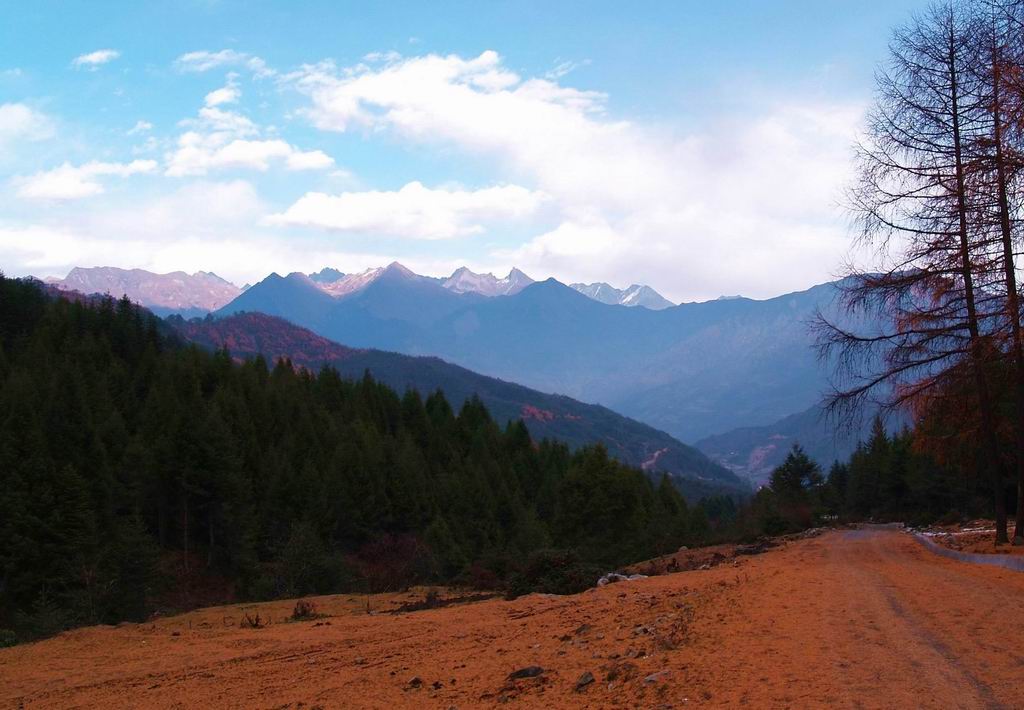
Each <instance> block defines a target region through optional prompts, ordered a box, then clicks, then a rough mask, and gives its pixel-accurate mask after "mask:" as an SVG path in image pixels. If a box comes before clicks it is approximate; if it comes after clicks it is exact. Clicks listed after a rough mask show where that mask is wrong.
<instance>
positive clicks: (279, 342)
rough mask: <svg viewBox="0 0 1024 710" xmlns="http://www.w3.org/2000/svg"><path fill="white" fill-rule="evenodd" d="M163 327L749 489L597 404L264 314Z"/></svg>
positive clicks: (701, 483) (240, 352)
mask: <svg viewBox="0 0 1024 710" xmlns="http://www.w3.org/2000/svg"><path fill="white" fill-rule="evenodd" d="M168 323H169V324H170V325H171V326H172V327H173V328H174V329H175V330H176V331H177V332H178V333H179V334H180V335H181V336H182V337H183V338H185V339H186V340H189V341H191V342H195V343H197V344H199V345H201V346H203V347H206V348H211V349H213V348H220V347H227V348H228V349H229V351H230V352H231V353H232V354H234V355H235V356H241V357H250V356H254V355H257V354H262V355H264V356H265V357H267V358H269V359H275V358H279V357H288V358H290V359H291V361H292V362H293V363H294V364H296V365H301V366H304V367H308V368H310V369H318V368H319V367H321V366H323V365H325V364H330V365H331V366H333V367H335V368H336V369H338V370H339V371H340V372H341V373H342V374H344V375H346V376H349V377H360V376H362V374H363V373H364V372H366V371H369V372H370V373H371V374H372V375H373V376H374V377H375V378H377V379H379V380H381V381H383V382H385V383H386V384H388V385H390V386H391V387H393V388H395V389H397V390H399V391H402V390H404V389H406V388H415V389H417V390H419V391H420V392H421V393H428V392H432V391H434V390H436V389H441V390H443V391H444V392H445V394H446V396H447V397H448V398H449V400H450V401H451V402H453V404H457V403H460V402H463V401H465V400H466V399H468V398H469V397H471V396H472V395H474V394H476V395H478V396H480V398H481V399H482V400H483V402H484V404H485V405H486V406H487V407H488V409H489V410H490V411H491V413H492V414H493V415H494V417H495V419H497V420H498V421H501V422H505V421H508V420H511V419H516V418H522V419H523V420H524V421H525V423H526V425H527V427H528V428H529V429H530V432H531V434H532V435H533V436H534V437H536V438H545V437H547V438H552V439H558V440H560V441H565V442H566V443H568V444H570V445H571V446H574V447H575V446H580V445H582V444H587V443H594V442H601V443H603V444H604V445H605V446H606V447H607V448H608V450H609V452H610V453H611V454H612V455H613V456H615V457H616V458H619V459H620V460H621V461H623V462H625V463H629V464H631V465H634V466H637V467H641V468H644V469H646V470H648V471H649V472H651V473H656V472H658V471H667V472H669V473H670V474H672V476H673V479H674V480H675V481H676V483H677V485H678V486H679V487H680V489H681V490H682V491H683V492H684V494H686V495H687V496H688V497H690V498H699V497H701V496H703V495H706V494H712V493H716V492H717V493H721V492H728V493H740V494H742V493H744V492H745V491H746V484H745V482H744V481H743V480H742V479H740V478H739V477H737V476H736V475H734V474H733V473H731V472H730V471H728V470H727V469H725V468H724V467H722V466H719V465H718V464H715V463H713V462H712V461H710V460H709V459H708V458H707V457H705V456H704V455H703V454H701V453H700V452H698V451H696V450H695V449H693V448H691V447H689V446H686V445H684V444H682V443H680V442H679V441H676V440H675V439H673V438H672V437H671V436H669V435H668V434H665V433H664V432H661V431H658V430H656V429H654V428H652V427H650V426H648V425H646V424H642V423H640V422H636V421H633V420H631V419H628V418H627V417H623V416H621V415H619V414H616V413H615V412H612V411H611V410H608V409H606V408H604V407H601V406H598V405H592V404H584V403H582V402H578V401H576V400H573V399H571V398H569V397H565V396H561V395H554V394H545V393H543V392H537V391H535V390H531V389H529V388H527V387H523V386H521V385H517V384H513V383H511V382H505V381H502V380H498V379H495V378H491V377H486V376H483V375H480V374H477V373H475V372H472V371H470V370H467V369H465V368H462V367H459V366H457V365H452V364H450V363H447V362H445V361H443V360H441V359H439V358H435V357H410V356H408V355H400V354H398V353H390V352H383V351H380V350H373V349H357V348H351V347H347V346H345V345H340V344H338V343H336V342H333V341H331V340H329V339H327V338H324V337H322V336H319V335H317V334H316V333H313V332H312V331H310V330H307V329H305V328H301V327H299V326H296V325H294V324H292V323H289V322H287V321H285V320H283V319H281V318H278V317H275V316H269V315H266V314H263V313H240V314H236V315H233V316H229V317H224V318H206V319H193V320H190V321H186V320H184V319H181V318H172V319H168Z"/></svg>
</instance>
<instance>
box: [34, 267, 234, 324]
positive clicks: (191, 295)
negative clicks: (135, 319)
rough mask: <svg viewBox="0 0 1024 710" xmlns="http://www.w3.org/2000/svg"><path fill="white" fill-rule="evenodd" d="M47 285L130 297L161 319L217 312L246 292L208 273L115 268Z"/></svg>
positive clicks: (85, 271) (73, 274) (76, 272)
mask: <svg viewBox="0 0 1024 710" xmlns="http://www.w3.org/2000/svg"><path fill="white" fill-rule="evenodd" d="M46 282H47V283H49V284H50V285H52V286H56V287H57V288H59V289H61V290H64V291H79V292H81V293H83V294H92V293H100V294H109V295H111V296H114V297H115V298H120V297H121V296H128V298H130V299H132V300H133V301H135V302H136V303H139V304H142V305H143V306H145V307H146V308H149V309H150V310H152V311H153V312H154V313H156V314H157V315H160V316H166V315H169V314H172V313H179V314H182V315H185V316H192V315H197V314H202V313H207V312H209V311H214V310H217V309H218V308H220V307H221V306H224V305H225V304H227V303H230V302H231V301H232V300H233V299H235V298H236V297H237V296H238V295H239V294H240V293H241V292H242V289H240V288H238V287H237V286H235V285H234V284H233V283H231V282H230V281H227V280H225V279H222V278H221V277H219V276H217V275H216V274H214V273H210V272H207V271H197V272H196V273H194V274H187V273H185V272H184V271H173V272H171V273H167V274H156V273H153V272H151V271H145V270H143V269H119V268H117V267H113V266H97V267H75V268H73V269H72V270H71V271H70V272H69V273H68V275H67V276H66V277H64V278H63V279H47V280H46Z"/></svg>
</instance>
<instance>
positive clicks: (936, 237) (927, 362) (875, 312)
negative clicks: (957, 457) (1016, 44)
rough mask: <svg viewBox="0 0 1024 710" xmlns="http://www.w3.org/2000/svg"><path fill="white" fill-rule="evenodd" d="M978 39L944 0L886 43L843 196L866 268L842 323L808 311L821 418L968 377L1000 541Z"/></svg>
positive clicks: (1002, 525) (997, 302) (1002, 522)
mask: <svg viewBox="0 0 1024 710" xmlns="http://www.w3.org/2000/svg"><path fill="white" fill-rule="evenodd" d="M978 30H979V26H978V20H977V14H976V13H975V12H972V11H970V9H969V8H965V7H963V6H961V5H960V4H958V3H954V2H942V3H936V4H934V5H932V6H931V7H930V8H929V9H928V10H927V11H925V12H924V13H922V14H920V15H918V16H916V17H914V18H913V20H912V21H911V22H910V23H908V24H907V25H906V26H905V27H903V28H901V29H899V30H897V31H896V32H895V33H894V37H893V40H892V42H891V45H890V59H889V62H888V65H887V66H886V68H885V69H884V70H880V71H879V73H878V75H877V83H878V91H877V96H876V101H875V105H874V108H873V110H872V111H871V113H870V114H869V117H868V122H867V126H866V131H865V137H864V139H863V141H862V142H861V143H860V145H859V146H858V155H857V168H858V178H857V181H856V182H855V184H854V186H853V187H852V188H851V190H850V193H849V197H850V206H851V208H852V210H853V214H854V216H855V218H856V224H857V227H858V244H859V246H860V247H861V248H862V249H863V250H865V251H867V250H870V253H871V254H872V256H873V257H874V261H875V263H874V264H872V265H871V267H870V268H867V269H865V268H860V267H857V266H856V265H852V266H851V268H850V269H848V277H847V278H846V279H845V280H844V281H843V282H842V284H843V285H842V286H841V289H842V294H841V295H842V299H841V302H842V305H843V306H844V311H845V318H844V320H843V322H840V319H839V318H836V317H827V316H825V315H824V314H820V313H819V315H818V319H817V330H818V345H819V351H820V354H821V356H822V357H823V358H824V359H827V360H829V361H830V362H832V363H833V364H834V366H835V370H836V380H835V390H834V391H833V392H832V394H831V396H830V398H829V401H828V405H829V411H831V412H833V413H834V414H838V415H840V416H843V417H846V416H849V415H850V414H851V413H853V412H855V411H856V410H857V409H859V408H860V407H861V406H862V405H863V404H865V403H866V402H867V401H869V400H870V401H873V402H875V403H877V404H878V405H880V406H881V407H883V408H884V409H890V410H891V409H895V408H902V407H906V406H908V405H909V404H911V403H914V402H916V401H920V400H921V399H923V398H934V397H936V396H941V394H942V393H943V392H955V391H963V390H964V389H965V388H964V384H965V383H964V382H963V379H964V378H965V377H966V378H969V387H968V388H967V390H968V391H970V392H971V393H972V395H973V397H974V400H975V405H976V408H977V411H978V413H979V417H978V432H977V434H978V436H979V437H980V439H981V441H982V442H983V449H984V452H983V453H984V455H983V456H980V457H979V462H978V463H979V467H981V468H983V469H987V470H988V472H989V474H990V476H991V479H992V486H993V489H994V491H995V513H996V527H997V541H999V542H1005V541H1006V540H1007V521H1006V508H1005V499H1004V495H1003V491H1004V489H1003V479H1004V470H1005V466H1006V462H1005V461H1004V460H1003V459H1002V457H1001V456H1000V455H999V446H998V440H997V436H996V423H997V422H996V414H995V406H994V400H993V395H992V390H991V384H990V380H989V374H988V370H989V368H990V364H991V363H992V362H993V359H994V357H995V354H996V353H998V352H999V350H998V346H997V342H996V340H995V334H996V332H997V331H998V330H999V326H1000V318H999V316H1000V314H1001V313H1002V309H1003V299H1001V298H1000V297H999V295H998V293H994V292H993V291H992V289H991V288H990V284H989V283H988V281H989V279H990V277H991V274H992V273H993V272H994V270H996V269H997V268H998V266H999V265H1000V260H999V258H998V255H997V254H994V253H993V249H992V248H991V234H990V231H989V230H979V229H978V225H979V224H980V223H983V222H984V220H985V218H987V217H988V215H989V212H990V208H989V206H988V205H987V204H985V203H984V202H982V201H979V198H980V197H984V196H986V195H987V194H988V193H987V192H984V191H979V190H978V189H976V184H975V183H976V182H977V181H978V180H980V179H981V178H983V177H984V176H985V175H986V174H987V173H986V172H985V171H984V170H982V169H981V168H980V167H979V164H978V161H977V159H976V156H975V154H974V153H973V150H974V148H975V146H978V145H981V144H982V139H983V137H984V136H985V135H986V130H987V128H988V123H987V121H986V118H987V117H988V116H989V115H990V112H989V111H988V110H987V109H988V107H987V106H986V105H985V103H984V100H985V99H986V98H987V95H986V93H985V92H984V91H982V90H981V89H982V87H983V84H982V82H980V81H979V78H978V74H977V72H972V71H970V66H971V64H970V62H971V60H972V59H976V48H977V42H976V39H975V38H976V36H977V32H978ZM979 280H980V283H979ZM965 365H966V366H965Z"/></svg>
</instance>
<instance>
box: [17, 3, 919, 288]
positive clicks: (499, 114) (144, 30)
mask: <svg viewBox="0 0 1024 710" xmlns="http://www.w3.org/2000/svg"><path fill="white" fill-rule="evenodd" d="M921 5H922V3H921V2H919V1H918V2H905V1H903V0H884V1H882V0H862V1H861V2H857V3H852V2H832V1H826V0H806V1H805V0H792V1H786V0H776V1H773V2H767V1H766V0H760V1H754V0H750V1H746V2H744V1H740V0H736V1H729V0H721V1H720V2H713V3H712V2H698V1H691V0H676V1H674V2H668V1H666V2H634V3H623V2H602V1H595V2H557V3H552V2H550V0H546V1H544V2H533V1H527V0H524V1H520V2H498V1H495V2H443V1H441V0H438V1H436V2H430V3H423V2H361V3H356V2H340V1H331V2H327V1H324V2H316V1H313V2H303V3H294V2H257V1H250V2H234V1H232V0H179V1H178V2H175V3H139V2H100V1H96V2H73V1H65V2H48V1H46V0H35V1H33V2H22V1H11V2H5V3H2V4H0V270H3V271H4V272H5V273H6V274H8V275H13V276H23V275H35V276H39V277H46V276H64V275H65V274H66V273H67V271H68V270H70V269H71V268H72V267H74V266H118V267H122V268H144V269H149V270H152V271H158V272H168V271H174V270H184V271H187V272H190V273H191V272H194V271H198V270H203V271H213V272H215V273H217V274H218V275H220V276H222V277H224V278H227V279H230V280H232V281H234V282H235V283H238V284H240V285H241V284H243V283H247V282H249V283H253V282H255V281H258V280H260V279H262V278H263V277H265V276H266V275H267V274H269V273H271V272H278V273H281V274H286V273H289V272H292V271H303V272H311V271H316V270H319V269H321V268H323V267H325V266H330V267H334V268H338V269H340V270H341V271H343V272H346V273H351V272H356V271H361V270H363V269H366V268H370V267H374V266H379V265H383V264H386V263H389V262H391V261H393V260H398V261H401V262H402V263H403V264H405V265H407V266H408V267H410V268H412V269H413V270H415V271H417V272H419V273H423V274H428V275H434V276H440V275H447V274H450V273H451V272H452V271H454V270H455V268H457V267H459V266H469V267H470V268H471V269H473V270H475V271H485V272H486V271H492V272H494V273H496V274H498V275H504V274H505V273H507V272H508V270H509V269H510V268H511V267H513V266H517V267H519V268H520V269H522V270H524V271H525V272H526V273H527V274H529V275H531V276H532V277H534V278H537V279H540V278H547V277H549V276H554V277H555V278H558V279H559V280H561V281H564V282H566V283H569V282H575V281H584V282H593V281H607V282H609V283H611V284H612V285H615V286H618V287H623V286H627V285H629V284H632V283H646V284H649V285H651V286H653V287H654V288H656V289H657V290H658V291H660V292H661V293H663V294H664V295H666V296H667V297H669V298H671V299H673V300H675V301H691V300H704V299H708V298H715V297H717V296H720V295H733V294H743V295H746V296H750V297H758V298H762V297H770V296H774V295H778V294H781V293H785V292H789V291H795V290H801V289H804V288H807V287H809V286H811V285H813V284H816V283H821V282H823V281H827V280H829V279H830V278H832V277H834V276H835V275H836V274H837V273H838V269H839V265H840V263H841V261H842V260H843V258H844V257H845V256H846V255H847V254H848V252H849V248H850V235H849V228H848V216H847V214H846V213H845V212H844V210H843V208H842V195H843V188H844V186H845V185H846V184H847V183H848V181H849V178H850V169H851V155H852V145H853V143H854V141H855V139H856V136H857V131H858V129H859V127H860V125H861V122H862V116H863V113H864V111H865V109H866V108H867V106H868V105H869V103H870V101H871V96H872V91H873V75H874V72H875V69H876V68H877V66H878V65H879V63H880V62H882V61H884V59H885V54H886V46H887V43H888V40H889V36H890V34H891V31H892V28H893V27H895V26H897V25H898V24H899V23H901V22H903V21H905V20H906V19H907V18H908V17H909V16H910V14H911V13H912V12H913V11H914V10H915V9H919V8H920V7H921Z"/></svg>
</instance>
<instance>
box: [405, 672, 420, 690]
mask: <svg viewBox="0 0 1024 710" xmlns="http://www.w3.org/2000/svg"><path fill="white" fill-rule="evenodd" d="M408 685H409V686H410V687H412V688H418V687H420V686H421V685H423V679H422V678H420V677H419V676H418V675H414V676H413V677H412V678H410V679H409V683H408Z"/></svg>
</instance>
